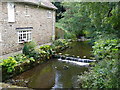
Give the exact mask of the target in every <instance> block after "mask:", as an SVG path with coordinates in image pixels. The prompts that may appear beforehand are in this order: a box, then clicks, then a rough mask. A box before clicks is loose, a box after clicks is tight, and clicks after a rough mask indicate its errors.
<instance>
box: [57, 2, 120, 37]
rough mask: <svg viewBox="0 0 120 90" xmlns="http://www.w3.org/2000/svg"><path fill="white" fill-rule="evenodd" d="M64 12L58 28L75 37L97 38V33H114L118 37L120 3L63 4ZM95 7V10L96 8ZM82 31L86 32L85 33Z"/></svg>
mask: <svg viewBox="0 0 120 90" xmlns="http://www.w3.org/2000/svg"><path fill="white" fill-rule="evenodd" d="M63 6H64V7H65V8H66V12H64V13H63V16H64V17H63V18H62V19H61V20H59V26H61V27H62V28H63V29H64V30H68V31H70V32H72V33H74V34H76V36H80V35H84V34H90V35H87V36H89V37H97V35H98V33H96V32H102V33H108V34H110V33H114V34H116V35H118V37H120V34H119V33H118V32H119V28H120V27H119V24H120V19H119V17H120V3H118V2H102V3H101V2H94V3H92V2H89V3H85V2H80V3H79V2H72V3H71V2H64V3H63ZM96 7H97V8H96ZM84 31H87V33H85V32H84Z"/></svg>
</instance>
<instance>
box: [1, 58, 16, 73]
mask: <svg viewBox="0 0 120 90" xmlns="http://www.w3.org/2000/svg"><path fill="white" fill-rule="evenodd" d="M1 65H2V67H3V68H5V69H6V70H7V72H8V73H11V72H13V71H14V67H15V66H16V65H17V61H16V60H15V59H14V58H13V57H9V58H8V59H4V60H3V62H2V63H1Z"/></svg>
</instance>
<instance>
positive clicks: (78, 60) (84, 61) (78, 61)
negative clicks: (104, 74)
mask: <svg viewBox="0 0 120 90" xmlns="http://www.w3.org/2000/svg"><path fill="white" fill-rule="evenodd" d="M73 56H74V55H73ZM57 57H59V59H58V60H59V61H64V62H69V63H73V64H77V65H81V66H88V65H89V63H91V62H95V61H96V60H91V59H81V58H79V57H77V58H75V57H70V56H65V55H57Z"/></svg>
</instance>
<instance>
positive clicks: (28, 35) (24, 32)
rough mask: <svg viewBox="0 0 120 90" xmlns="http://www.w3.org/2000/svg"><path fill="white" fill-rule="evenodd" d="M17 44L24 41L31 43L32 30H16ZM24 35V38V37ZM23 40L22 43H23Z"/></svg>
mask: <svg viewBox="0 0 120 90" xmlns="http://www.w3.org/2000/svg"><path fill="white" fill-rule="evenodd" d="M17 33H18V43H23V42H24V41H26V42H30V41H32V30H30V29H28V30H26V29H25V30H18V31H17ZM24 35H25V37H24ZM23 40H24V41H23Z"/></svg>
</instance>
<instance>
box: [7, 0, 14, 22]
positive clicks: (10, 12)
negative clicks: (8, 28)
mask: <svg viewBox="0 0 120 90" xmlns="http://www.w3.org/2000/svg"><path fill="white" fill-rule="evenodd" d="M7 8H8V22H15V10H14V3H12V2H8V3H7Z"/></svg>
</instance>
